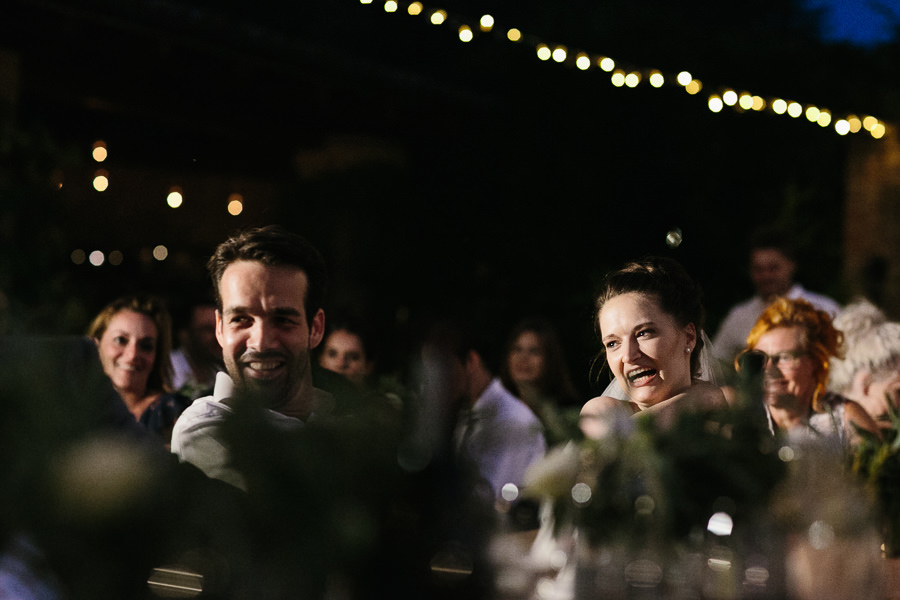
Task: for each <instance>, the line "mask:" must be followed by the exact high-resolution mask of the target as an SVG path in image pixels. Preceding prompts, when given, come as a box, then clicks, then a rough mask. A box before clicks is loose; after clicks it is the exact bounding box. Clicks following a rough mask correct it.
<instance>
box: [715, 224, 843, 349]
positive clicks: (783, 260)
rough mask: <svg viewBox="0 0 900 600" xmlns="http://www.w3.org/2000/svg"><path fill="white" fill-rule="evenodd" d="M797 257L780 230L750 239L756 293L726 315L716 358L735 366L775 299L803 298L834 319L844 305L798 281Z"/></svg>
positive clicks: (716, 344) (760, 231)
mask: <svg viewBox="0 0 900 600" xmlns="http://www.w3.org/2000/svg"><path fill="white" fill-rule="evenodd" d="M796 271H797V262H796V256H795V253H794V248H793V245H792V244H791V241H790V238H789V236H788V235H787V234H786V233H784V232H781V231H779V230H777V229H771V228H766V229H760V230H758V231H756V232H755V233H754V234H753V236H752V237H751V239H750V279H751V280H752V281H753V287H754V288H755V289H756V294H755V295H754V296H753V297H752V298H750V299H749V300H746V301H744V302H741V303H739V304H737V305H735V306H734V307H733V308H732V309H731V310H730V311H729V312H728V314H727V315H726V316H725V319H724V320H723V321H722V324H721V325H720V326H719V330H718V332H717V333H716V336H715V338H713V351H714V352H715V356H716V358H718V359H719V360H721V361H722V362H723V363H725V364H726V365H731V362H732V361H733V360H734V357H735V356H737V354H738V353H739V352H740V351H741V350H743V349H744V348H745V347H746V345H747V335H748V334H749V333H750V330H751V329H752V328H753V325H754V323H756V320H757V319H758V318H759V315H761V314H762V312H763V310H765V309H766V307H767V306H768V305H769V304H771V303H772V301H773V300H775V298H777V297H779V296H784V297H786V298H790V299H792V300H794V299H797V298H802V299H804V300H806V301H807V302H809V303H810V304H812V305H813V306H815V307H816V308H818V309H819V310H824V311H825V312H827V313H829V314H830V315H832V316H834V315H835V314H837V312H838V311H839V310H840V308H841V307H840V305H839V304H838V303H837V302H835V301H834V300H832V299H831V298H829V297H827V296H823V295H822V294H816V293H814V292H810V291H808V290H806V289H805V288H804V287H803V286H802V285H800V284H799V283H797V282H796V281H794V276H795V274H796Z"/></svg>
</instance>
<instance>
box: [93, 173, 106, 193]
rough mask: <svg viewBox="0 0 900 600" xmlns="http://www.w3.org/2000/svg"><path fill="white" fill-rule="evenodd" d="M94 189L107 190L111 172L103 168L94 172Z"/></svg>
mask: <svg viewBox="0 0 900 600" xmlns="http://www.w3.org/2000/svg"><path fill="white" fill-rule="evenodd" d="M93 185H94V189H95V190H97V191H98V192H105V191H106V190H107V189H109V173H107V172H106V171H104V170H103V169H99V170H97V172H95V173H94V183H93Z"/></svg>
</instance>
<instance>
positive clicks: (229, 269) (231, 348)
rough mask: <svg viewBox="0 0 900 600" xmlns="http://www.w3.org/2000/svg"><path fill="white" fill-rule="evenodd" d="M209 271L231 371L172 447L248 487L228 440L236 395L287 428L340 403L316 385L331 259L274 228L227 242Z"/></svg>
mask: <svg viewBox="0 0 900 600" xmlns="http://www.w3.org/2000/svg"><path fill="white" fill-rule="evenodd" d="M208 268H209V273H210V276H211V277H212V280H213V285H214V286H215V290H216V303H217V309H216V339H217V340H218V341H219V344H220V345H221V346H222V351H223V359H224V362H225V368H226V370H227V371H228V373H227V374H225V373H219V374H218V376H217V378H216V385H215V389H214V391H213V395H212V396H207V397H205V398H199V399H197V400H195V401H194V403H193V404H192V405H191V406H190V407H189V408H188V409H187V410H186V411H185V412H184V413H182V415H181V417H180V418H179V420H178V422H177V423H176V425H175V430H174V432H173V434H172V452H174V453H175V454H177V455H178V457H179V458H180V459H181V460H182V461H185V462H190V463H192V464H194V465H195V466H197V467H198V468H199V469H200V470H201V471H203V472H204V473H206V475H208V476H209V477H213V478H215V479H220V480H222V481H225V482H227V483H230V484H232V485H236V486H237V487H241V488H244V487H245V486H244V482H243V477H242V476H241V474H240V473H238V472H237V471H236V470H235V469H234V468H233V466H232V464H231V461H230V459H229V455H228V448H227V444H226V443H225V442H224V441H223V439H222V437H221V425H222V423H223V422H224V420H225V419H227V418H228V417H229V416H230V415H231V414H233V412H234V400H233V397H234V395H235V394H238V395H240V396H241V397H245V398H250V399H253V400H255V401H258V402H259V403H260V404H261V405H262V407H263V408H264V410H265V415H266V418H268V419H269V420H270V421H271V422H273V423H274V424H275V425H276V426H278V427H284V428H299V427H302V426H303V423H304V422H305V421H307V420H309V419H311V418H313V417H314V416H315V415H316V414H320V413H322V412H326V411H327V410H328V408H329V407H330V405H331V403H332V402H333V399H332V398H331V397H330V396H329V395H328V394H327V393H325V392H322V391H321V390H318V389H316V388H314V387H313V381H312V370H311V364H310V352H311V351H312V349H313V348H315V347H316V346H317V345H318V344H319V343H320V342H321V341H322V335H323V333H324V331H325V313H324V311H323V310H322V308H321V306H322V297H323V294H324V287H325V280H326V271H325V264H324V262H323V260H322V257H321V255H320V254H319V252H318V251H317V250H316V249H315V248H314V247H313V246H312V245H311V244H310V243H309V242H307V241H306V240H305V239H304V238H302V237H300V236H297V235H295V234H292V233H289V232H287V231H285V230H284V229H282V228H280V227H277V226H268V227H262V228H258V229H251V230H248V231H245V232H242V233H240V234H238V235H236V236H235V237H232V238H230V239H229V240H227V241H225V242H224V243H222V244H220V245H219V247H218V248H217V249H216V252H215V254H214V255H213V256H212V258H211V259H210V260H209V263H208Z"/></svg>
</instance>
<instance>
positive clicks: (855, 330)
mask: <svg viewBox="0 0 900 600" xmlns="http://www.w3.org/2000/svg"><path fill="white" fill-rule="evenodd" d="M834 325H835V327H837V328H838V329H840V330H841V331H842V332H843V333H844V340H845V344H846V352H845V355H844V358H843V359H842V360H841V359H836V358H835V359H832V361H831V377H830V379H829V384H828V387H829V388H830V389H831V391H833V392H836V393H838V394H841V395H842V396H844V397H846V398H850V399H851V400H855V401H856V402H857V403H859V404H860V405H861V406H862V407H863V408H864V409H865V410H866V412H868V413H869V415H870V416H871V417H872V418H873V419H874V420H875V422H876V423H877V424H878V425H879V426H880V427H888V426H890V417H889V413H888V406H889V405H890V406H892V407H895V408H896V407H897V406H898V405H900V323H896V322H892V321H888V320H887V318H886V317H885V315H884V313H883V312H882V311H881V310H880V309H878V308H877V307H876V306H874V305H873V304H872V303H871V302H869V301H868V300H857V301H855V302H853V303H851V304H850V305H849V306H847V307H846V308H845V309H844V310H843V311H841V312H840V313H839V314H838V315H837V317H835V320H834Z"/></svg>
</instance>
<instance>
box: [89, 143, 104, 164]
mask: <svg viewBox="0 0 900 600" xmlns="http://www.w3.org/2000/svg"><path fill="white" fill-rule="evenodd" d="M91 156H92V157H93V159H94V160H96V161H97V162H103V161H104V160H106V157H107V152H106V142H104V141H103V140H97V141H96V142H94V146H93V148H92V149H91Z"/></svg>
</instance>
